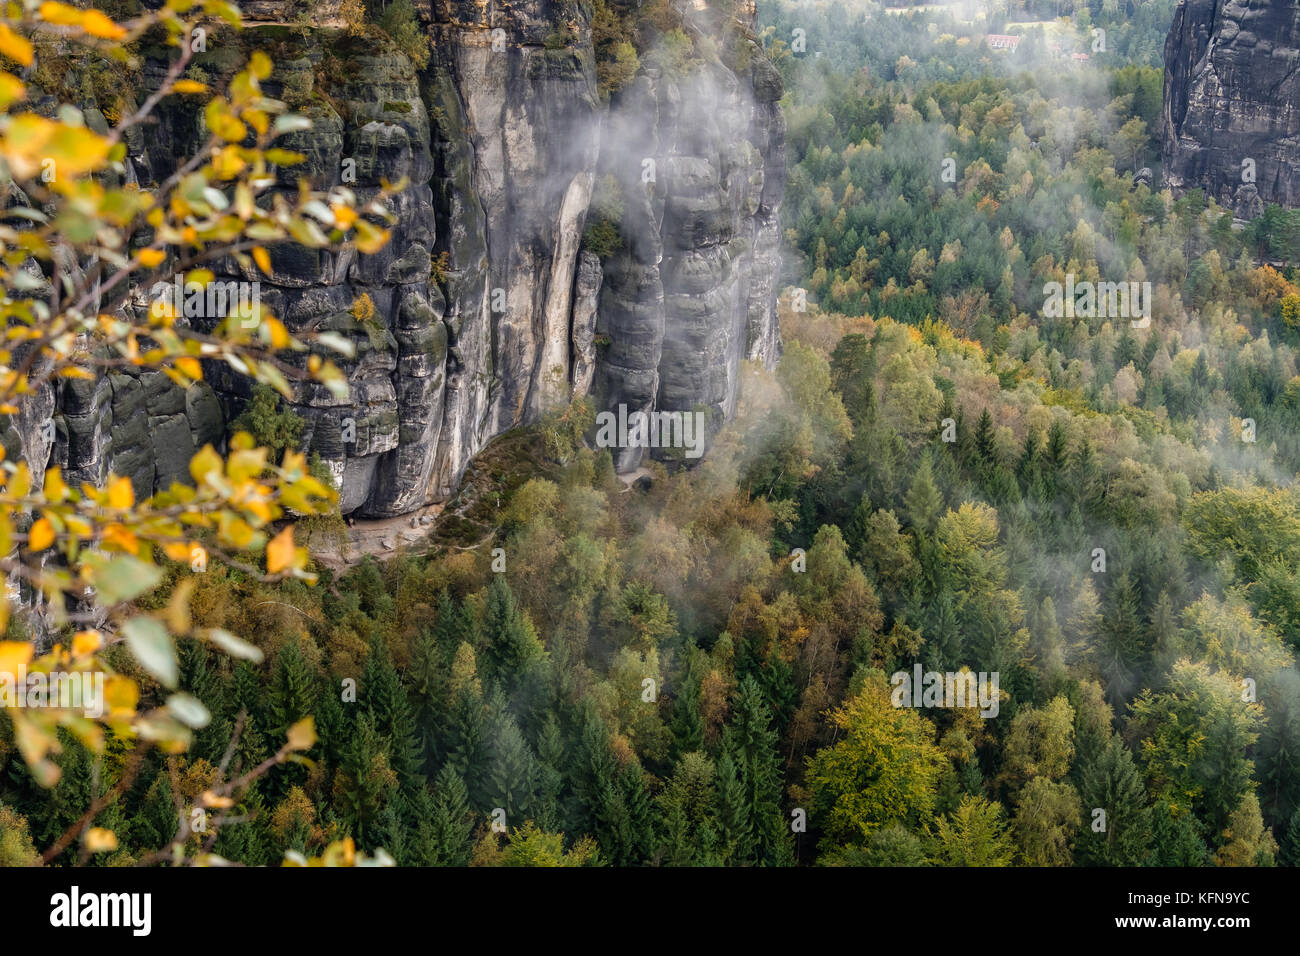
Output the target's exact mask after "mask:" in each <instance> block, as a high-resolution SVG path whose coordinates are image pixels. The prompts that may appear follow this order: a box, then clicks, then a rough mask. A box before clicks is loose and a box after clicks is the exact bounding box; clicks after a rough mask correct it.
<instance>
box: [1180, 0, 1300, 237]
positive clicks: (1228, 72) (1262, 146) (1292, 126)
mask: <svg viewBox="0 0 1300 956" xmlns="http://www.w3.org/2000/svg"><path fill="white" fill-rule="evenodd" d="M1162 132H1163V141H1164V145H1163V154H1164V170H1165V179H1166V182H1167V183H1168V184H1169V185H1170V186H1172V187H1173V188H1174V189H1175V191H1181V190H1184V189H1192V188H1197V187H1199V188H1202V189H1204V190H1205V191H1206V193H1207V194H1208V195H1210V196H1212V197H1214V198H1215V199H1216V200H1217V201H1218V202H1219V203H1220V204H1222V205H1224V206H1228V207H1232V208H1234V210H1235V211H1236V213H1237V215H1238V216H1239V217H1241V218H1251V217H1252V216H1254V215H1258V214H1259V213H1260V212H1262V210H1263V204H1264V203H1270V202H1273V203H1279V204H1282V205H1285V206H1296V205H1300V3H1296V2H1282V0H1275V2H1268V3H1258V2H1250V0H1182V2H1181V3H1179V5H1178V8H1177V10H1176V11H1175V13H1174V21H1173V25H1172V26H1171V28H1170V31H1169V37H1168V39H1167V40H1166V41H1165V96H1164V123H1163V131H1162Z"/></svg>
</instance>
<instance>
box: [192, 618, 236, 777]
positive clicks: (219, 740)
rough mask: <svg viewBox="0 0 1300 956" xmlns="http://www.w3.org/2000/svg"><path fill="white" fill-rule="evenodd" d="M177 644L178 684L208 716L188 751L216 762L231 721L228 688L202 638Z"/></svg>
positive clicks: (229, 730)
mask: <svg viewBox="0 0 1300 956" xmlns="http://www.w3.org/2000/svg"><path fill="white" fill-rule="evenodd" d="M178 643H179V647H178V650H179V652H180V653H179V658H180V669H181V686H182V687H185V688H188V690H189V692H190V693H191V694H193V695H194V696H195V697H197V698H198V699H199V700H201V701H202V702H203V705H204V706H205V707H207V709H208V713H209V714H210V715H211V719H210V720H209V721H208V724H207V726H206V727H202V728H200V729H199V730H197V731H195V733H194V743H193V745H192V747H191V749H190V752H191V753H192V754H193V755H194V757H195V758H203V759H205V760H207V761H208V762H209V763H218V762H220V760H221V758H222V756H224V754H225V751H226V747H227V746H228V745H229V743H230V734H231V732H232V731H233V730H234V722H233V721H232V720H231V719H230V713H229V706H228V702H229V699H230V688H229V687H227V686H226V682H225V681H223V680H222V678H221V675H220V674H219V673H218V672H217V670H216V669H215V668H214V667H213V666H212V665H213V659H212V652H211V650H209V648H208V646H207V644H206V643H204V642H202V641H193V640H186V641H180V642H178Z"/></svg>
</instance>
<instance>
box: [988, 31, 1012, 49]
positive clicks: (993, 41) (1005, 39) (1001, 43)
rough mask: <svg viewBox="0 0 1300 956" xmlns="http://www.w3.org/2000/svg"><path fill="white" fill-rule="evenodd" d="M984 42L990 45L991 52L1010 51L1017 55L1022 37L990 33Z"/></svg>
mask: <svg viewBox="0 0 1300 956" xmlns="http://www.w3.org/2000/svg"><path fill="white" fill-rule="evenodd" d="M984 42H986V43H987V44H988V45H989V49H990V50H1010V51H1011V52H1012V53H1015V52H1016V47H1018V46H1020V37H1018V36H1010V35H1008V34H1005V33H990V34H989V35H988V36H987V37H985V38H984Z"/></svg>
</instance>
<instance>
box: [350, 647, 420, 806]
mask: <svg viewBox="0 0 1300 956" xmlns="http://www.w3.org/2000/svg"><path fill="white" fill-rule="evenodd" d="M361 693H362V698H361V699H362V706H363V708H364V710H365V711H366V713H368V714H369V715H370V716H371V718H372V719H373V720H374V722H375V728H376V729H377V730H378V731H379V733H380V734H382V735H383V736H384V738H385V739H386V741H387V750H388V755H389V762H390V764H391V765H392V768H393V770H394V771H395V772H396V773H397V778H398V780H400V781H401V783H402V786H403V787H406V788H407V789H411V790H413V789H414V788H415V787H417V786H419V784H420V783H421V782H423V779H424V778H423V763H422V759H421V757H422V755H421V753H420V747H419V743H418V742H417V741H416V732H415V715H414V713H413V712H412V710H411V702H410V700H409V699H408V698H407V696H406V689H405V688H404V687H403V686H402V679H401V678H400V677H399V676H398V675H397V668H396V667H395V666H394V665H393V659H392V657H391V656H390V655H389V653H388V645H386V644H385V643H384V642H383V640H382V639H380V638H379V637H378V636H376V637H375V638H374V640H372V641H371V642H370V654H369V656H368V657H367V658H366V667H365V670H364V671H362V674H361Z"/></svg>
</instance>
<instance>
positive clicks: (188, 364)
mask: <svg viewBox="0 0 1300 956" xmlns="http://www.w3.org/2000/svg"><path fill="white" fill-rule="evenodd" d="M176 368H177V369H179V370H180V371H182V372H184V373H185V374H186V375H188V376H189V377H190V378H192V379H194V381H196V382H197V381H199V380H200V379H202V378H203V366H201V365H200V364H199V360H198V359H196V358H190V357H189V356H187V355H186V356H181V357H180V358H178V359H177V360H176Z"/></svg>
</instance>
